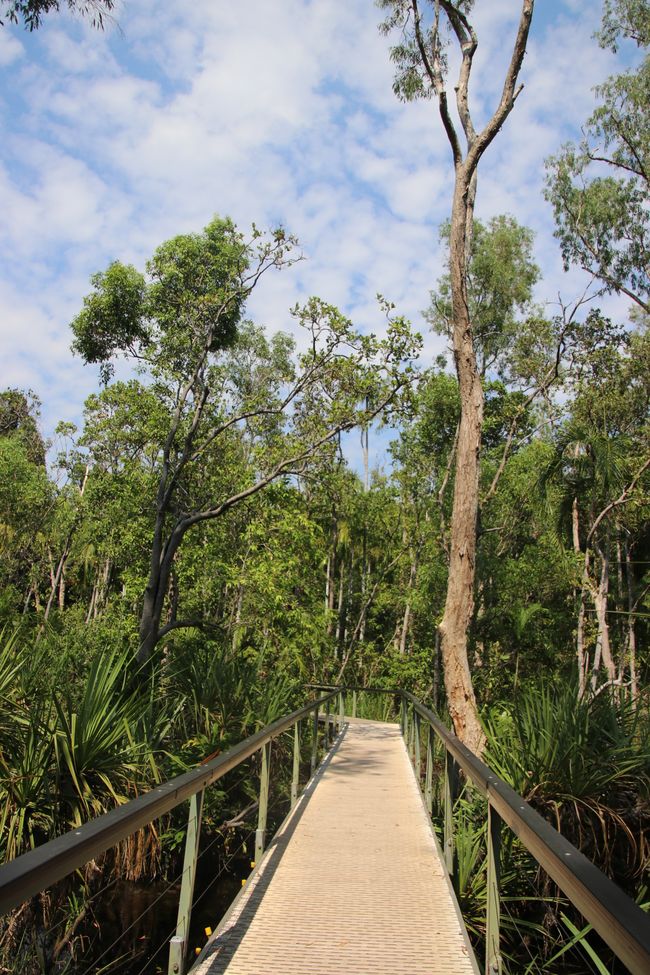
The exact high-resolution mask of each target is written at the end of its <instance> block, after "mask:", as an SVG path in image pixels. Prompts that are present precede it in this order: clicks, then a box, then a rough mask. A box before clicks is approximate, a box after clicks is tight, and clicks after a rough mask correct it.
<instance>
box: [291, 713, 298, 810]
mask: <svg viewBox="0 0 650 975" xmlns="http://www.w3.org/2000/svg"><path fill="white" fill-rule="evenodd" d="M299 779H300V721H296V723H295V725H294V726H293V775H292V777H291V808H292V809H293V807H294V806H295V804H296V803H297V802H298V783H299Z"/></svg>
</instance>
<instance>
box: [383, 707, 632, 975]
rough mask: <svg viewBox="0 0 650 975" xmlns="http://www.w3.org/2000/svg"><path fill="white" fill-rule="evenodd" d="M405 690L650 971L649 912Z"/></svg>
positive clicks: (504, 813)
mask: <svg viewBox="0 0 650 975" xmlns="http://www.w3.org/2000/svg"><path fill="white" fill-rule="evenodd" d="M402 696H403V699H404V700H406V701H408V702H409V703H410V704H411V706H412V707H413V708H414V710H415V711H416V712H417V714H419V715H420V717H422V718H424V719H425V721H427V722H428V723H429V724H430V725H431V727H432V728H433V730H434V731H435V733H436V734H437V735H438V737H439V738H440V740H441V741H442V742H443V744H444V746H445V748H446V749H447V751H448V752H449V753H450V754H451V755H452V756H453V758H454V759H455V761H456V762H457V763H458V765H459V766H460V767H461V768H462V770H463V771H464V772H465V774H466V775H467V777H468V779H470V780H471V782H472V783H473V784H474V785H475V786H476V787H477V788H478V789H479V791H480V792H481V793H482V794H483V795H484V796H485V797H486V798H487V800H488V803H489V804H490V806H492V807H493V808H494V810H495V811H496V812H497V813H498V815H499V816H500V817H501V819H502V820H503V821H504V822H505V823H506V824H507V825H508V826H509V827H510V829H511V830H512V831H513V832H514V833H516V835H517V836H518V837H519V839H520V840H521V841H522V843H523V844H524V846H525V847H526V849H527V850H528V851H529V852H530V853H532V855H533V856H534V857H535V859H536V860H537V862H538V863H539V864H540V866H541V867H542V868H543V869H544V870H545V871H546V873H547V874H548V875H549V877H551V878H552V879H553V880H554V881H555V883H556V884H557V885H558V887H559V888H560V890H562V891H563V893H565V894H566V896H567V897H568V898H569V900H570V901H571V902H572V903H573V904H574V905H575V907H577V909H578V910H579V911H580V913H581V914H583V915H584V917H585V918H586V920H587V921H589V923H590V924H592V925H593V927H594V929H595V930H596V931H597V932H598V934H599V935H600V936H601V938H602V939H603V941H605V942H606V943H607V944H608V945H609V947H610V948H611V949H612V951H613V952H614V953H615V954H616V955H617V956H618V957H619V958H620V959H621V961H622V962H623V963H624V964H625V965H627V967H628V968H629V970H630V971H631V972H632V973H633V975H647V973H648V972H650V919H649V918H648V916H647V914H645V913H644V912H643V911H642V910H641V908H640V907H639V906H638V904H635V902H634V901H633V900H632V899H631V898H630V897H628V896H627V894H625V893H624V892H623V891H622V890H621V889H620V887H618V886H617V885H616V884H615V883H614V882H613V881H611V880H610V879H609V877H607V876H606V875H605V874H604V873H603V872H602V871H601V870H599V869H598V867H596V866H595V865H594V864H593V863H592V862H591V861H590V860H588V859H587V857H586V856H584V854H582V853H581V852H580V850H578V849H577V847H575V846H573V844H572V843H569V841H568V840H567V839H565V837H564V836H562V835H561V833H558V831H557V830H556V829H554V828H553V827H552V826H551V824H550V823H548V822H547V821H546V820H545V819H544V818H543V817H542V816H540V814H539V813H538V812H536V811H535V810H534V809H533V807H532V806H531V805H530V804H529V803H528V802H526V800H525V799H524V798H523V797H522V796H520V795H519V794H518V793H517V792H515V790H514V789H512V788H511V787H510V786H509V785H508V784H507V783H506V782H504V781H503V779H501V778H500V777H499V776H498V775H496V774H495V773H494V772H493V771H492V770H491V769H490V768H489V767H488V766H487V765H486V764H485V763H484V762H482V761H481V760H480V759H479V758H477V756H476V755H474V753H473V752H471V751H470V750H469V748H467V747H466V746H465V745H464V744H463V743H462V742H461V741H459V739H458V738H457V737H456V736H455V735H454V734H453V733H452V732H450V731H449V730H448V729H447V728H446V727H445V726H444V724H443V723H442V722H441V721H440V719H439V718H438V717H437V715H435V714H434V713H433V711H430V710H429V708H427V707H425V706H424V705H423V704H422V703H421V702H420V701H418V699H417V698H416V697H414V696H413V694H410V693H409V692H408V691H403V692H402Z"/></svg>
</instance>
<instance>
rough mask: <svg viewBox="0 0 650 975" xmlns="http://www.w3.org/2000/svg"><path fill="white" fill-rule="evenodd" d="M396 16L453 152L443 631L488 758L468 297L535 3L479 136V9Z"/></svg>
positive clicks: (400, 50)
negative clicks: (477, 634) (453, 413)
mask: <svg viewBox="0 0 650 975" xmlns="http://www.w3.org/2000/svg"><path fill="white" fill-rule="evenodd" d="M380 6H381V7H382V8H384V9H385V10H387V11H388V16H387V19H386V21H385V22H384V24H383V29H384V30H385V31H386V32H389V31H391V30H394V29H397V30H400V31H401V34H402V39H401V42H400V43H399V44H397V45H396V46H395V47H394V48H393V49H392V52H391V56H392V58H393V60H394V61H395V63H396V65H397V74H396V79H395V85H394V88H395V92H396V94H397V95H398V97H400V98H403V99H405V100H410V99H413V98H417V97H429V98H430V97H434V98H435V99H436V101H437V104H438V110H439V113H440V117H441V121H442V124H443V127H444V130H445V133H446V135H447V139H448V140H449V145H450V147H451V152H452V157H453V166H454V195H453V202H452V211H451V220H450V230H449V277H450V291H451V309H452V345H453V351H454V362H455V366H456V371H457V375H458V382H459V389H460V397H461V415H460V423H459V431H458V443H457V448H456V478H455V482H454V504H453V511H452V522H451V552H450V566H449V583H448V587H447V599H446V603H445V611H444V615H443V619H442V622H441V624H440V632H441V637H442V644H441V649H442V657H443V664H444V671H445V686H446V690H447V700H448V706H449V710H450V713H451V716H452V719H453V722H454V728H455V729H456V733H457V734H458V735H459V737H461V738H462V740H463V741H464V742H465V743H466V744H468V745H469V746H470V747H473V748H475V749H480V748H482V746H483V742H484V736H483V731H482V728H481V724H480V721H479V719H478V714H477V708H476V699H475V695H474V689H473V686H472V679H471V675H470V670H469V664H468V658H467V633H468V629H469V626H470V624H471V620H472V615H473V610H474V577H475V562H476V521H477V513H478V500H479V456H480V448H481V427H482V422H483V390H482V385H481V376H480V371H479V368H478V365H477V360H476V351H475V346H474V335H473V324H472V320H471V317H470V308H469V301H468V294H467V269H468V264H469V260H470V255H471V250H472V241H471V236H472V227H473V219H474V204H475V199H476V187H477V173H478V166H479V163H480V160H481V158H482V156H483V154H484V153H485V151H486V150H487V148H488V147H489V145H490V144H491V143H492V142H493V141H494V139H495V137H496V136H497V134H498V132H499V131H500V129H501V128H502V126H503V124H504V122H505V121H506V119H507V117H508V116H509V114H510V112H511V111H512V109H513V107H514V104H515V101H516V99H517V97H518V95H519V93H520V92H521V86H519V87H518V85H517V82H518V78H519V73H520V70H521V66H522V63H523V59H524V54H525V52H526V43H527V40H528V33H529V30H530V24H531V21H532V16H533V8H534V0H522V4H521V13H520V18H519V24H518V27H517V33H516V37H515V41H514V45H513V49H512V56H511V59H510V63H509V66H508V69H507V72H506V77H505V80H504V85H503V90H502V94H501V97H500V100H499V104H498V105H497V107H496V109H495V110H494V112H493V114H492V116H491V118H490V119H489V120H488V122H487V123H486V124H485V126H484V127H483V128H482V129H481V130H480V131H477V130H476V128H475V125H474V121H473V117H472V112H471V110H470V105H469V83H470V77H471V72H472V65H473V62H474V55H475V53H476V50H477V46H478V38H477V35H476V31H475V30H474V28H473V26H472V24H471V23H470V21H469V19H468V16H467V11H468V8H469V7H470V6H471V5H470V4H469V3H465V2H462V3H461V2H451V0H429V2H428V3H425V2H423V0H380ZM445 26H446V27H448V28H449V31H450V33H451V36H452V38H453V39H454V40H455V42H456V43H457V46H458V51H459V54H460V58H461V62H460V70H459V75H458V81H457V84H456V86H455V91H456V108H457V111H458V117H459V119H460V123H461V126H462V130H463V134H464V138H465V142H466V148H465V149H463V146H462V143H461V138H460V136H459V133H458V130H457V126H456V125H455V123H454V121H453V119H452V116H451V112H450V108H449V103H448V99H447V88H446V81H445V69H446V52H445V40H444V35H443V29H444V27H445Z"/></svg>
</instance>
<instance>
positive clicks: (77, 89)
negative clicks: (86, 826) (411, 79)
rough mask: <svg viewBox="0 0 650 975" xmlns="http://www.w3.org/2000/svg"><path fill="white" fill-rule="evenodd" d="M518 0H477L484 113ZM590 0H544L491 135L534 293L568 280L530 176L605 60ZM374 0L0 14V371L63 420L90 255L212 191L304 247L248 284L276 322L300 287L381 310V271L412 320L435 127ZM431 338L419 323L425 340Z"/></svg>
mask: <svg viewBox="0 0 650 975" xmlns="http://www.w3.org/2000/svg"><path fill="white" fill-rule="evenodd" d="M519 6H520V4H519V3H518V0H476V3H475V8H474V22H475V24H476V27H477V30H478V34H479V53H478V55H477V59H476V72H475V77H474V79H473V83H472V99H473V105H474V110H475V112H476V116H477V120H478V121H479V123H480V122H481V121H484V120H485V118H486V117H487V113H488V112H489V111H490V108H491V106H493V105H494V104H495V100H496V98H497V96H498V92H499V90H500V87H501V84H502V79H503V69H504V64H505V60H506V59H507V57H508V55H509V45H510V42H511V39H512V37H513V36H514V29H515V24H516V17H517V14H518V8H519ZM599 15H600V9H599V4H598V3H594V2H593V0H538V10H537V12H536V22H534V24H535V26H534V29H533V34H532V38H531V41H530V43H529V46H528V52H527V57H526V60H525V63H524V69H523V75H522V78H523V81H524V83H525V90H524V92H523V93H522V95H521V96H520V98H519V100H518V102H517V105H516V107H515V110H514V112H513V115H512V116H511V118H510V119H509V120H508V122H507V123H506V126H505V127H504V130H503V131H502V133H501V134H500V135H499V137H498V139H497V141H496V142H495V144H494V145H493V147H492V148H491V149H490V151H489V153H488V154H487V155H486V157H485V159H484V161H483V163H482V168H481V172H480V177H479V195H478V206H477V214H478V215H479V216H481V217H484V218H488V217H490V216H492V215H495V214H497V213H506V212H507V213H511V214H513V215H514V216H515V217H516V218H517V219H518V220H520V221H521V222H523V223H525V224H527V225H528V226H530V227H532V228H533V230H534V231H535V233H536V256H537V260H538V263H540V265H541V266H542V269H543V273H544V278H543V281H542V283H541V284H540V286H539V289H538V298H539V300H540V301H541V302H552V301H554V300H556V298H557V295H558V292H561V294H562V297H563V299H564V300H566V301H568V300H570V299H572V298H575V297H577V295H578V294H579V293H580V292H581V290H582V289H583V287H584V284H585V282H584V280H583V278H582V277H581V276H580V274H578V273H577V272H572V273H570V274H568V275H566V274H564V273H563V272H562V268H561V262H560V259H559V255H558V252H557V247H556V243H555V241H554V240H553V236H552V231H553V227H552V220H551V214H550V211H549V208H548V206H547V204H546V203H545V201H544V200H543V197H542V192H541V191H542V184H543V172H544V169H543V161H544V158H545V157H546V156H548V155H549V154H551V153H553V152H554V151H556V150H557V149H558V147H559V146H560V144H561V143H562V142H564V141H566V140H567V139H570V138H573V139H576V138H579V135H580V124H581V122H582V121H584V119H585V118H586V117H587V116H588V115H589V114H590V112H591V110H592V108H593V95H592V91H591V89H592V88H593V86H594V85H595V84H597V83H599V82H600V81H602V80H603V79H604V77H605V76H606V75H607V74H610V73H612V72H614V71H615V70H618V68H619V67H620V64H619V63H617V61H616V59H615V58H614V56H613V55H612V54H610V53H609V52H604V51H601V50H600V49H599V48H598V46H597V44H596V42H595V41H593V39H592V37H591V35H592V34H593V31H594V29H596V27H597V26H598V20H599ZM379 20H380V14H379V11H377V9H376V8H375V7H374V4H373V3H372V0H346V2H345V3H343V2H341V0H274V2H269V0H239V2H238V3H236V4H233V3H232V2H230V0H174V2H169V0H122V2H121V4H120V5H119V6H118V9H117V22H118V26H113V27H111V26H110V25H109V27H108V29H107V31H106V32H105V33H104V34H101V33H98V32H96V31H93V30H91V29H90V28H89V27H88V26H87V25H85V24H83V23H80V22H79V21H75V20H73V19H71V18H70V17H69V16H67V15H58V16H50V17H49V18H48V19H47V21H46V25H45V26H44V27H43V28H42V29H41V30H40V31H38V32H36V33H34V34H28V33H26V32H25V31H22V30H19V29H16V28H11V27H9V28H8V27H5V28H3V29H0V74H1V75H2V78H1V85H0V126H1V127H2V133H3V135H2V139H1V140H0V146H1V148H0V214H2V217H1V218H0V328H1V335H0V340H1V342H2V349H3V352H4V356H3V369H2V376H1V377H0V378H1V382H2V385H3V386H7V385H11V386H18V387H23V388H27V387H30V388H32V389H33V390H34V391H35V392H36V393H37V394H38V395H39V396H40V397H41V399H42V401H43V426H44V429H45V431H46V432H48V433H49V432H51V431H52V429H53V427H54V425H55V424H56V423H57V422H58V421H59V420H74V421H78V420H79V416H80V414H81V410H82V406H83V401H84V398H85V397H86V396H87V395H88V393H90V392H91V391H93V390H94V389H95V388H96V387H97V371H96V369H92V368H88V367H84V366H83V365H82V364H81V362H80V361H79V360H78V359H75V358H74V357H73V356H72V354H71V353H70V351H69V346H70V333H69V328H68V323H69V321H70V320H71V318H72V317H73V316H74V315H75V313H76V312H77V311H78V309H79V308H80V305H81V301H82V298H83V295H84V294H86V293H87V291H88V290H89V283H88V279H89V276H90V275H91V274H92V273H93V272H94V271H97V270H100V269H102V268H104V267H105V266H106V265H107V264H108V262H109V261H111V260H113V259H115V258H119V259H121V260H124V261H131V262H133V263H135V264H136V265H139V266H143V264H144V261H145V260H146V258H147V257H148V256H149V255H150V253H151V251H152V250H153V248H154V247H155V246H156V245H157V244H159V243H160V242H161V241H163V240H165V239H166V238H168V237H170V236H172V235H174V234H177V233H182V232H185V231H189V230H198V229H200V228H201V227H203V226H204V225H205V224H206V223H207V222H208V220H209V219H210V218H211V216H212V215H213V214H214V213H221V214H229V215H230V216H232V217H233V218H234V220H235V221H236V222H237V223H238V224H239V225H240V226H241V227H242V228H244V227H246V226H247V225H248V224H250V223H251V222H252V221H255V222H256V223H257V224H258V225H259V226H268V225H271V224H274V223H277V222H282V223H283V224H284V225H285V226H286V227H287V228H288V229H289V230H290V231H291V232H292V233H294V234H296V235H297V236H298V238H299V239H300V241H301V245H302V248H303V250H304V253H305V255H306V257H307V258H308V259H307V260H306V261H304V262H301V263H300V264H299V265H297V266H295V267H294V268H292V269H290V270H289V271H287V272H286V273H282V274H279V275H273V276H267V278H266V279H265V280H264V282H263V284H262V286H261V287H260V288H259V290H258V291H257V292H256V293H255V295H254V297H253V299H252V300H251V302H250V305H249V313H250V316H251V317H253V318H254V319H255V320H257V321H259V322H262V323H264V324H266V325H267V326H268V327H269V328H270V329H273V330H275V329H278V328H286V329H290V328H291V320H290V318H289V315H288V310H289V308H290V307H291V306H292V305H294V304H295V303H296V301H301V300H303V299H304V298H305V297H307V296H308V295H310V294H318V295H320V296H321V297H323V298H325V299H326V300H328V301H331V302H333V303H335V304H338V305H339V306H340V307H341V308H342V309H343V310H344V311H345V312H346V313H347V314H348V315H349V316H350V317H351V318H352V319H353V320H354V321H355V322H356V323H357V324H358V325H359V326H360V327H363V328H366V329H372V330H373V331H379V330H380V329H381V325H382V316H381V314H380V312H379V310H378V308H377V304H376V301H375V295H376V294H377V292H381V293H382V294H384V295H385V296H386V297H388V298H390V299H391V300H392V301H393V302H395V304H396V306H397V310H398V311H399V312H400V313H402V314H405V315H407V316H408V317H410V318H411V319H412V321H413V322H414V323H415V324H416V325H418V326H419V327H422V328H423V329H425V326H424V325H423V323H422V318H421V309H423V308H424V307H426V305H427V299H428V291H429V289H430V288H431V287H432V286H433V285H434V284H435V281H436V279H437V278H438V276H439V274H440V273H441V253H440V248H439V244H438V226H439V224H440V223H441V222H442V221H443V220H444V219H446V217H447V216H448V214H449V208H450V191H451V167H450V158H449V149H448V146H447V144H446V142H445V139H444V136H443V133H442V131H441V128H440V126H439V123H438V118H437V113H436V111H435V108H434V106H433V105H432V104H431V103H416V104H411V105H402V104H400V103H399V102H398V101H397V100H396V99H395V97H394V96H393V94H392V90H391V81H392V71H391V66H390V63H389V59H388V44H389V42H388V40H387V39H386V38H384V37H382V36H380V34H379V32H378V30H377V25H378V23H379ZM443 345H444V344H443V342H442V340H441V339H439V338H438V337H435V336H433V335H431V334H430V333H429V332H426V335H425V355H426V361H430V359H431V358H432V357H433V356H434V355H435V354H437V353H438V352H440V351H443Z"/></svg>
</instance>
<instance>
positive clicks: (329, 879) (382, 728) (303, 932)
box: [192, 722, 478, 975]
mask: <svg viewBox="0 0 650 975" xmlns="http://www.w3.org/2000/svg"><path fill="white" fill-rule="evenodd" d="M477 971H478V969H477V968H476V966H475V962H474V959H473V956H472V953H471V949H470V948H469V945H468V942H467V940H466V935H465V933H464V929H463V925H462V922H461V921H460V919H459V915H458V912H457V908H456V906H455V903H454V901H453V899H452V897H451V894H450V888H449V884H448V880H447V877H446V874H445V870H444V867H443V866H442V864H441V862H440V860H439V857H438V853H437V849H436V845H435V842H434V839H433V836H432V833H431V829H430V826H429V822H428V818H427V816H426V813H425V810H424V805H423V803H422V800H421V797H420V793H419V789H418V786H417V784H416V781H415V777H414V775H413V772H412V769H411V766H410V763H409V760H408V756H407V754H406V749H405V747H404V743H403V741H402V738H401V735H400V732H399V727H398V726H397V725H392V724H379V723H370V722H364V723H361V722H359V723H354V722H350V724H349V725H348V727H347V728H346V729H345V730H344V732H343V734H342V735H341V737H340V738H339V741H338V742H337V744H336V745H335V746H334V748H333V749H332V751H331V752H330V755H329V756H328V758H327V760H326V761H325V763H324V764H323V765H322V766H321V769H320V770H319V772H318V773H317V775H316V776H315V777H314V780H313V781H312V783H311V784H310V786H309V787H308V788H307V789H306V790H305V792H304V793H303V795H302V796H301V798H300V800H299V801H298V804H297V805H296V807H295V809H294V810H293V813H292V815H291V816H290V817H289V819H288V820H287V821H286V822H285V824H284V826H283V828H282V829H281V831H280V832H279V833H278V834H277V835H276V837H275V839H274V840H273V841H272V843H271V844H270V845H269V849H268V851H267V854H266V856H265V857H264V859H263V861H262V863H261V864H260V865H259V867H258V868H257V870H256V871H255V872H254V874H253V875H252V876H251V878H250V880H249V882H248V884H247V886H246V888H245V889H244V891H243V893H242V895H241V896H240V898H239V899H238V900H237V901H236V902H235V904H234V905H233V907H232V909H231V911H230V912H229V914H228V915H227V916H226V918H225V919H224V921H223V922H222V924H221V925H220V928H219V930H218V931H217V932H216V935H215V936H214V938H213V939H212V941H211V942H210V943H209V944H208V945H207V946H206V948H205V950H204V952H203V954H202V956H201V957H200V958H199V959H198V962H197V964H196V966H195V967H194V968H193V969H192V975H222V973H223V975H226V973H227V975H334V973H337V975H383V973H385V975H400V973H405V975H406V973H408V975H425V973H426V975H446V973H450V975H451V973H453V975H476V973H477Z"/></svg>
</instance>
